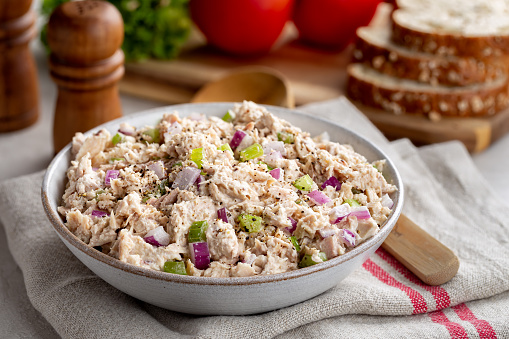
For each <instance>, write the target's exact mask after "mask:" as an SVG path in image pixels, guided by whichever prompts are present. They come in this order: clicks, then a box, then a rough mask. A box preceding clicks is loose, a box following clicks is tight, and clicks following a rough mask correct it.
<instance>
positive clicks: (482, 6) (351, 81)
mask: <svg viewBox="0 0 509 339" xmlns="http://www.w3.org/2000/svg"><path fill="white" fill-rule="evenodd" d="M382 5H383V6H387V4H382ZM396 5H397V9H396V10H394V11H386V10H385V9H384V11H383V12H384V16H385V17H386V18H388V19H390V20H389V21H388V22H389V24H383V25H378V26H371V27H365V28H360V29H358V31H357V41H356V46H355V49H354V51H353V62H354V63H353V64H352V65H350V66H349V67H348V69H347V76H348V85H347V94H348V95H349V97H350V98H352V99H354V100H356V101H359V102H360V103H362V104H364V105H368V106H372V107H376V108H381V109H383V110H386V111H389V112H392V113H395V114H425V115H428V116H429V117H430V118H432V119H433V120H438V119H439V118H440V117H441V116H454V117H469V116H484V115H493V114H496V113H498V112H500V111H501V110H503V109H505V108H507V107H509V87H508V86H509V85H508V81H509V61H508V60H509V59H508V58H509V0H468V1H466V0H396Z"/></svg>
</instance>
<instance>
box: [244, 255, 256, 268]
mask: <svg viewBox="0 0 509 339" xmlns="http://www.w3.org/2000/svg"><path fill="white" fill-rule="evenodd" d="M255 259H256V254H254V253H251V254H250V255H249V257H247V258H244V260H242V262H243V263H244V264H248V265H251V264H252V263H253V262H254V261H255Z"/></svg>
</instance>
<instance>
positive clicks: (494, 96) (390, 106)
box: [347, 64, 509, 117]
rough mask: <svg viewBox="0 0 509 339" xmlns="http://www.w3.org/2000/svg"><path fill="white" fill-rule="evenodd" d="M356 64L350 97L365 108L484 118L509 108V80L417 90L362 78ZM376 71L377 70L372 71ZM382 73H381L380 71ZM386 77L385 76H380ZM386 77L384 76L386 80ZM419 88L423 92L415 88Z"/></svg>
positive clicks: (351, 75) (351, 68) (351, 71)
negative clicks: (476, 85) (471, 85)
mask: <svg viewBox="0 0 509 339" xmlns="http://www.w3.org/2000/svg"><path fill="white" fill-rule="evenodd" d="M359 66H360V67H366V66H363V65H361V64H352V65H349V66H348V68H347V75H348V81H347V82H348V84H347V95H348V96H349V97H350V98H351V99H353V100H356V101H359V102H361V103H362V104H364V105H367V106H371V107H377V108H381V109H383V110H386V111H389V112H392V113H395V114H426V115H429V116H430V117H436V116H440V115H443V116H456V117H470V116H484V115H494V114H496V113H498V112H499V111H501V110H502V109H504V108H507V107H508V106H509V92H508V91H509V87H508V82H507V77H506V76H504V77H503V79H499V80H497V83H496V84H495V83H492V84H485V85H480V86H478V87H474V88H473V87H468V86H463V87H454V88H452V89H451V88H448V87H445V88H444V86H440V87H433V86H428V85H422V84H420V83H417V82H416V84H419V85H418V86H415V87H414V88H413V89H409V88H408V87H404V86H402V87H399V88H398V87H397V86H393V85H386V84H387V82H384V81H378V83H375V82H377V81H370V80H372V79H367V78H369V77H365V76H359V70H358V69H356V67H357V68H358V67H359ZM372 72H376V71H374V70H373V71H372ZM377 73H378V72H377ZM378 74H380V75H382V74H381V73H378ZM383 77H385V75H382V78H383ZM415 88H419V89H415Z"/></svg>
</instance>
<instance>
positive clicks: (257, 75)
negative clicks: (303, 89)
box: [191, 66, 295, 108]
mask: <svg viewBox="0 0 509 339" xmlns="http://www.w3.org/2000/svg"><path fill="white" fill-rule="evenodd" d="M243 100H249V101H253V102H256V103H258V104H261V105H274V106H281V107H287V108H294V107H295V101H294V97H293V95H292V94H291V93H290V88H289V86H288V80H286V78H285V77H284V76H283V75H282V74H280V73H278V72H277V71H275V70H272V69H270V68H267V67H261V66H253V67H244V68H241V69H239V70H237V71H234V72H232V73H229V74H228V75H227V76H225V77H223V78H220V79H219V80H216V81H213V82H210V83H208V84H206V85H205V86H203V87H202V88H201V89H200V90H199V91H198V92H197V93H196V94H195V95H194V97H193V98H192V100H191V102H219V101H225V102H242V101H243Z"/></svg>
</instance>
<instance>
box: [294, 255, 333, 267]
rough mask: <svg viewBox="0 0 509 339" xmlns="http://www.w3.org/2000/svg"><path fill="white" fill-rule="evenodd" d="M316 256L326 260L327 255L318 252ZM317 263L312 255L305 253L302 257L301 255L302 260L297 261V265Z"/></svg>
mask: <svg viewBox="0 0 509 339" xmlns="http://www.w3.org/2000/svg"><path fill="white" fill-rule="evenodd" d="M318 257H319V258H320V259H322V262H323V261H327V256H326V255H325V253H324V252H320V253H318ZM316 264H318V262H316V261H314V260H313V257H312V256H311V255H310V254H306V255H305V256H304V257H302V260H301V261H300V262H299V267H301V268H302V267H308V266H313V265H316Z"/></svg>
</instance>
